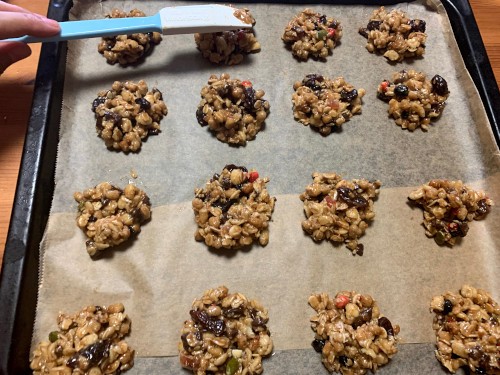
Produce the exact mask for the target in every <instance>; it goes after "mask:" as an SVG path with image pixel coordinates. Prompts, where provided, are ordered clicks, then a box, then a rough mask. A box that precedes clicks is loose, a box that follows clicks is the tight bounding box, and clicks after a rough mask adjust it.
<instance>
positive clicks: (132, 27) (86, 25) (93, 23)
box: [5, 14, 162, 43]
mask: <svg viewBox="0 0 500 375" xmlns="http://www.w3.org/2000/svg"><path fill="white" fill-rule="evenodd" d="M59 25H61V32H60V33H59V34H58V35H55V36H52V37H48V38H38V37H32V36H23V37H20V38H12V39H6V40H5V41H15V42H24V43H36V42H58V41H61V40H71V39H82V38H95V37H102V36H113V35H120V34H127V35H128V34H135V33H148V32H151V31H158V32H161V31H162V28H161V18H160V15H159V14H155V15H154V16H149V17H126V18H104V19H99V20H85V21H67V22H59Z"/></svg>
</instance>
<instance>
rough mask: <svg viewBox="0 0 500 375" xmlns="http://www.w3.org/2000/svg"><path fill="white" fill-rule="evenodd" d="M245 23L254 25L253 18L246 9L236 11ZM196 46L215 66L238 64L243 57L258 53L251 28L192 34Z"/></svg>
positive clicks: (256, 42) (257, 44) (258, 49)
mask: <svg viewBox="0 0 500 375" xmlns="http://www.w3.org/2000/svg"><path fill="white" fill-rule="evenodd" d="M236 12H237V13H239V15H238V18H241V19H242V20H243V21H244V22H245V23H248V24H252V26H254V25H255V18H253V16H252V14H251V13H250V11H249V10H248V9H247V8H243V9H238V10H236ZM194 40H195V42H196V46H197V47H198V49H199V50H200V52H201V54H202V55H203V57H204V58H206V59H208V60H209V61H210V62H212V63H215V64H225V65H236V64H240V63H241V62H242V61H243V59H244V58H245V55H248V54H250V53H254V52H258V51H260V43H259V42H258V41H257V38H256V36H255V32H254V29H253V27H252V28H248V29H238V30H230V31H223V32H218V33H205V34H200V33H196V34H194Z"/></svg>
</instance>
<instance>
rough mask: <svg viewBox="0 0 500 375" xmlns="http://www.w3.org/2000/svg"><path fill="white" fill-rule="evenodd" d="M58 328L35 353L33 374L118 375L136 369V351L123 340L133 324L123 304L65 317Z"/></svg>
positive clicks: (98, 307) (32, 360)
mask: <svg viewBox="0 0 500 375" xmlns="http://www.w3.org/2000/svg"><path fill="white" fill-rule="evenodd" d="M57 325H58V329H57V330H56V331H52V332H50V333H49V337H48V338H49V339H48V341H42V342H40V343H39V344H38V345H37V346H36V348H35V350H34V351H33V355H32V359H31V363H30V367H31V369H32V370H33V374H35V375H42V374H75V375H76V374H81V375H93V374H116V375H118V374H121V373H122V372H124V371H126V370H129V369H130V368H132V366H133V365H134V354H135V351H134V350H133V349H132V348H130V347H129V346H128V344H127V342H126V341H124V340H123V338H124V337H125V336H127V335H128V334H129V333H130V326H131V321H130V318H129V317H128V315H127V314H126V313H125V308H124V307H123V305H122V304H121V303H117V304H114V305H109V306H108V307H106V306H88V307H86V308H84V309H83V310H81V311H79V312H77V313H76V314H74V315H68V314H64V313H61V314H59V316H58V317H57Z"/></svg>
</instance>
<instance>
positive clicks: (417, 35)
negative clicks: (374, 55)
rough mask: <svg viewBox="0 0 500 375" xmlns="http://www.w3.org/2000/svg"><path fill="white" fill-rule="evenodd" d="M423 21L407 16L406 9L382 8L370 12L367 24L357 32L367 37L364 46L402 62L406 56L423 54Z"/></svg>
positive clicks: (424, 40) (424, 25) (424, 36)
mask: <svg viewBox="0 0 500 375" xmlns="http://www.w3.org/2000/svg"><path fill="white" fill-rule="evenodd" d="M425 27H426V24H425V21H424V20H420V19H410V18H408V16H407V15H406V13H405V12H403V11H401V10H397V9H394V10H392V11H391V12H387V11H386V10H385V8H384V7H380V8H379V9H376V10H374V11H373V14H372V16H371V17H370V21H368V24H367V25H366V27H362V28H360V29H359V33H360V34H361V35H363V36H364V37H365V38H367V39H368V41H367V43H366V49H367V50H368V51H370V52H378V53H381V54H383V55H384V57H385V58H387V59H388V60H390V61H398V62H400V61H403V60H404V59H405V58H409V57H421V56H423V54H424V53H425V42H426V40H427V34H426V33H425Z"/></svg>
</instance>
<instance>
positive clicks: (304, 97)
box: [292, 74, 365, 135]
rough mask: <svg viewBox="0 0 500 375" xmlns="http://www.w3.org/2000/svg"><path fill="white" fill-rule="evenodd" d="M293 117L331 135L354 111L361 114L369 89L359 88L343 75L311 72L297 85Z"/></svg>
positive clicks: (294, 87)
mask: <svg viewBox="0 0 500 375" xmlns="http://www.w3.org/2000/svg"><path fill="white" fill-rule="evenodd" d="M293 89H294V90H295V92H294V93H293V95H292V103H293V116H294V117H295V119H296V120H298V121H299V122H301V123H302V124H304V125H309V126H310V127H311V128H312V129H314V130H317V131H318V132H320V134H322V135H328V134H330V133H331V132H332V131H333V129H335V128H336V127H337V128H339V127H340V126H341V125H342V124H343V123H345V122H346V121H348V120H349V119H350V118H351V117H352V116H353V115H354V114H356V113H361V104H362V102H361V98H362V97H363V96H364V95H365V90H364V89H362V88H360V89H355V88H354V86H352V85H351V84H350V83H348V82H346V81H345V80H344V78H343V77H337V78H335V79H329V78H326V77H324V76H322V75H320V74H308V75H306V76H305V78H304V79H303V80H302V81H297V82H295V83H294V85H293Z"/></svg>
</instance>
